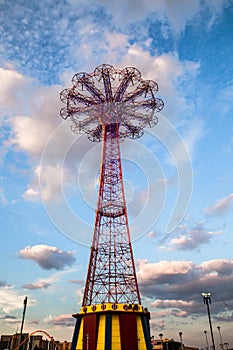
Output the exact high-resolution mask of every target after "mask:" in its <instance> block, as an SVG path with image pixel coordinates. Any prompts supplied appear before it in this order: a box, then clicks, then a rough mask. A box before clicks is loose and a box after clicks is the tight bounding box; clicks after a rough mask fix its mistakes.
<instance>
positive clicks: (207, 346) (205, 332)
mask: <svg viewBox="0 0 233 350" xmlns="http://www.w3.org/2000/svg"><path fill="white" fill-rule="evenodd" d="M204 334H205V340H206V349H207V350H209V343H208V338H207V331H204Z"/></svg>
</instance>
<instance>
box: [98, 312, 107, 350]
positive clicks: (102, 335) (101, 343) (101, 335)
mask: <svg viewBox="0 0 233 350" xmlns="http://www.w3.org/2000/svg"><path fill="white" fill-rule="evenodd" d="M105 324H106V315H100V320H99V329H98V338H97V347H96V350H104V349H105V330H106V327H105Z"/></svg>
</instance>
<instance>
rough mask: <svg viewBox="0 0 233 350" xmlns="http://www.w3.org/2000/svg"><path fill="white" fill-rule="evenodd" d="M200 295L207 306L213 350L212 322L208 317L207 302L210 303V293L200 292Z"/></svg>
mask: <svg viewBox="0 0 233 350" xmlns="http://www.w3.org/2000/svg"><path fill="white" fill-rule="evenodd" d="M202 297H203V301H204V304H206V307H207V313H208V318H209V324H210V333H211V338H212V345H213V350H215V344H214V334H213V329H212V323H211V317H210V307H209V304H211V294H210V293H202Z"/></svg>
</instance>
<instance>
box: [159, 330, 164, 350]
mask: <svg viewBox="0 0 233 350" xmlns="http://www.w3.org/2000/svg"><path fill="white" fill-rule="evenodd" d="M159 337H160V341H161V350H163V334H162V333H159Z"/></svg>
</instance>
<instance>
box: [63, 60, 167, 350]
mask: <svg viewBox="0 0 233 350" xmlns="http://www.w3.org/2000/svg"><path fill="white" fill-rule="evenodd" d="M72 84H73V86H72V88H69V89H65V90H63V91H62V92H61V101H62V102H64V103H66V107H64V108H62V109H61V116H62V118H64V119H68V118H69V119H70V120H71V121H72V126H71V128H72V130H73V131H74V132H75V133H86V134H87V137H88V139H90V140H91V141H94V142H95V141H97V142H102V158H101V165H100V178H99V195H98V201H97V208H96V218H95V226H94V234H93V240H92V245H91V253H90V261H89V267H88V273H87V279H86V286H85V291H84V297H83V303H82V307H81V310H80V312H79V313H78V314H75V315H73V316H74V317H75V318H76V326H75V329H74V334H73V340H72V350H81V349H85V350H149V349H151V342H150V327H149V319H150V313H149V312H148V310H147V309H146V308H143V306H142V305H141V298H140V294H139V289H138V283H137V278H136V272H135V265H134V259H133V251H132V245H131V240H130V233H129V225H128V216H127V210H126V201H125V194H124V186H123V177H122V166H121V156H120V142H121V141H123V140H124V139H125V138H126V137H129V138H132V139H136V138H139V137H141V136H142V135H143V129H144V128H145V127H153V126H154V125H156V124H157V122H158V119H157V117H156V115H155V112H159V111H160V110H161V109H162V108H163V101H162V100H161V99H158V98H156V97H155V94H156V93H157V91H158V85H157V83H156V82H154V81H152V80H143V79H142V77H141V73H140V72H139V71H138V70H137V69H136V68H133V67H126V68H124V69H122V70H118V69H115V68H114V67H113V66H111V65H107V64H103V65H100V66H98V67H96V68H95V70H94V72H93V73H90V74H88V73H77V74H75V75H74V77H73V79H72Z"/></svg>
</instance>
